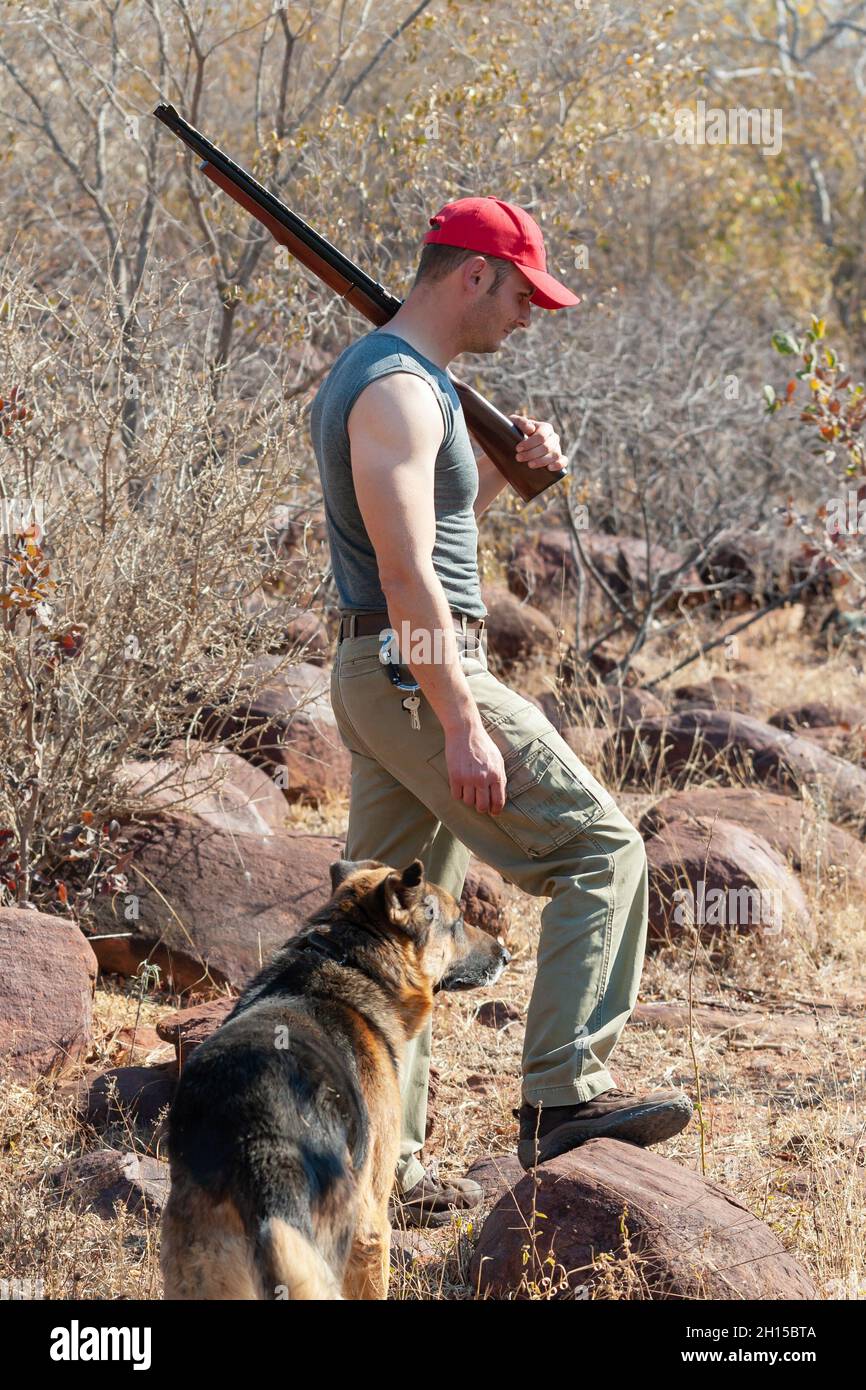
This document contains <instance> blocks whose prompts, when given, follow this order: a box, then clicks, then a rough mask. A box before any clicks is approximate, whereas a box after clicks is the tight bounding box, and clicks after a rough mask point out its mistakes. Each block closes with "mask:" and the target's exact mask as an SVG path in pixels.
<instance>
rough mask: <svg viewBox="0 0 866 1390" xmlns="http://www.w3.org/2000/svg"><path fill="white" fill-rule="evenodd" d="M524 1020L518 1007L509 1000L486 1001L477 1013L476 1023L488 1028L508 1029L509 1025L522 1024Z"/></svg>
mask: <svg viewBox="0 0 866 1390" xmlns="http://www.w3.org/2000/svg"><path fill="white" fill-rule="evenodd" d="M522 1018H523V1014H522V1013H521V1012H520V1010H519V1009H518V1008H517V1006H516V1005H515V1004H510V1003H509V1002H508V1000H507V999H489V1000H486V1001H485V1003H483V1004H480V1005H479V1006H478V1008H477V1009H476V1011H475V1020H476V1022H477V1023H483V1024H484V1026H485V1027H486V1028H507V1027H508V1025H509V1023H520V1022H521V1020H522Z"/></svg>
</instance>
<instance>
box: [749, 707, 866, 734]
mask: <svg viewBox="0 0 866 1390" xmlns="http://www.w3.org/2000/svg"><path fill="white" fill-rule="evenodd" d="M767 723H768V724H772V725H774V727H775V728H777V729H787V730H788V731H789V732H790V733H799V732H800V731H801V730H803V729H829V728H830V727H831V726H833V727H836V728H843V729H844V728H847V729H859V728H861V727H862V725H864V724H866V709H862V708H861V707H860V706H859V705H849V704H844V703H838V702H836V701H830V700H806V701H804V702H803V703H802V704H799V705H783V706H782V708H781V709H777V710H776V712H775V713H774V714H771V715H770V717H769V719H768V720H767Z"/></svg>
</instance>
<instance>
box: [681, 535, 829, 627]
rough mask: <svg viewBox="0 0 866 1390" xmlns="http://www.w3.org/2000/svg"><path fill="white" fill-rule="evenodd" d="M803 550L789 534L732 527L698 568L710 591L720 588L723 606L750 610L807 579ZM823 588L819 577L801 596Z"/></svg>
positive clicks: (719, 537) (716, 538) (800, 544)
mask: <svg viewBox="0 0 866 1390" xmlns="http://www.w3.org/2000/svg"><path fill="white" fill-rule="evenodd" d="M802 551H803V545H802V543H801V542H798V541H797V540H796V539H795V538H792V536H791V535H790V533H789V532H783V533H781V534H777V535H775V536H770V535H764V534H761V533H760V532H758V531H744V530H742V528H740V527H737V528H731V530H728V531H722V532H720V533H719V535H718V536H716V537H715V539H714V541H713V546H712V550H711V551H710V554H709V555H708V556H707V557H706V559H705V560H704V561H703V562H702V563H701V564H700V566H699V570H700V576H701V580H702V582H703V583H705V584H706V585H708V586H710V587H711V588H715V587H716V586H720V587H719V588H718V591H717V594H718V596H717V602H718V604H719V606H720V607H722V608H726V609H728V608H733V609H741V608H748V607H750V606H751V605H752V604H753V602H754V601H755V600H758V601H761V602H768V601H769V600H771V599H774V598H777V597H778V596H779V595H780V594H782V593H785V592H786V590H788V589H789V588H790V587H791V585H792V584H793V583H795V582H796V581H797V580H799V579H801V578H805V571H804V570H803V568H802V559H801V556H802ZM823 587H824V585H823V582H822V580H821V577H820V575H817V576H816V578H815V581H814V583H813V585H811V586H807V589H806V590H804V591H803V592H802V593H801V594H800V597H801V598H803V597H805V595H806V593H808V592H812V593H818V592H820V591H821V589H822V588H823Z"/></svg>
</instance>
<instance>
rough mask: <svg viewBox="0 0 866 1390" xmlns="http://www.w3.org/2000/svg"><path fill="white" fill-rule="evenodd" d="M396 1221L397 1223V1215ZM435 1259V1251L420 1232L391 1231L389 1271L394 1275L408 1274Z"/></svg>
mask: <svg viewBox="0 0 866 1390" xmlns="http://www.w3.org/2000/svg"><path fill="white" fill-rule="evenodd" d="M396 1220H397V1221H398V1222H399V1220H400V1217H399V1213H398V1214H397V1217H396ZM436 1258H437V1255H436V1251H435V1250H434V1248H433V1246H432V1245H431V1244H430V1242H429V1240H427V1239H426V1237H425V1236H424V1234H423V1233H422V1232H421V1231H413V1230H406V1231H404V1230H400V1228H399V1225H398V1227H397V1228H396V1229H392V1231H391V1269H392V1270H393V1271H394V1273H395V1274H403V1275H406V1274H409V1273H410V1272H411V1271H412V1270H413V1269H418V1268H419V1267H421V1266H423V1265H425V1264H428V1263H429V1262H430V1261H432V1260H435V1259H436Z"/></svg>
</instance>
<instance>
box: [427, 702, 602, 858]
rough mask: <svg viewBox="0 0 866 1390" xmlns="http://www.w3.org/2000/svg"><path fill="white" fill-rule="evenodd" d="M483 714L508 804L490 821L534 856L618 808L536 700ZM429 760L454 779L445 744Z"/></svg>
mask: <svg viewBox="0 0 866 1390" xmlns="http://www.w3.org/2000/svg"><path fill="white" fill-rule="evenodd" d="M480 713H481V718H482V722H483V723H484V726H485V728H486V730H487V732H488V733H489V734H490V737H491V738H492V739H493V741H494V743H495V744H496V745H497V747H498V748H499V750H500V752H501V753H502V756H503V761H504V764H505V805H504V806H503V808H502V810H501V811H500V813H499V815H498V816H490V817H489V819H490V822H491V824H493V825H498V826H500V827H501V829H502V830H504V831H505V832H506V833H507V834H508V835H510V836H511V838H512V840H514V841H515V843H516V844H517V845H519V846H520V848H521V849H522V850H523V852H524V853H525V854H528V855H529V856H530V858H532V859H542V858H543V857H544V856H545V855H546V854H550V853H552V851H553V850H555V849H558V848H559V846H560V845H564V844H565V843H566V841H568V840H570V839H572V837H573V836H575V835H579V834H580V833H581V831H583V830H586V828H587V827H588V826H590V825H592V824H593V823H594V822H595V821H597V820H599V819H600V818H601V816H603V815H605V814H606V812H608V811H609V810H612V809H614V807H615V805H616V803H615V802H614V800H613V797H611V796H610V795H609V794H608V793H607V792H606V791H605V790H604V788H603V787H602V786H601V785H600V784H599V783H598V782H597V781H596V780H595V778H594V777H593V776H592V775H591V773H590V772H589V771H588V770H587V769H586V768H584V767H583V764H582V763H580V762H579V760H578V759H577V757H576V756H575V754H574V753H573V752H572V750H571V749H570V748H569V746H568V744H567V743H566V742H565V740H564V739H562V738H561V737H560V736H559V734H557V733H556V731H555V729H553V728H552V726H551V725H550V723H549V722H548V720H547V719H546V718H545V716H544V715H543V714H542V713H541V711H540V710H538V709H537V708H536V707H535V706H534V705H530V704H528V703H526V702H518V703H517V704H512V703H509V704H507V705H506V706H504V707H503V708H502V709H497V710H489V711H485V710H483V709H482V710H481V711H480ZM515 744H516V746H515ZM429 765H430V766H431V767H434V768H435V769H436V771H437V772H439V773H440V775H441V776H443V777H444V778H445V780H446V781H449V778H448V764H447V762H446V759H445V750H444V749H443V750H442V751H441V752H440V753H437V754H436V755H435V756H434V757H432V758H430V760H429ZM476 814H480V813H476Z"/></svg>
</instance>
